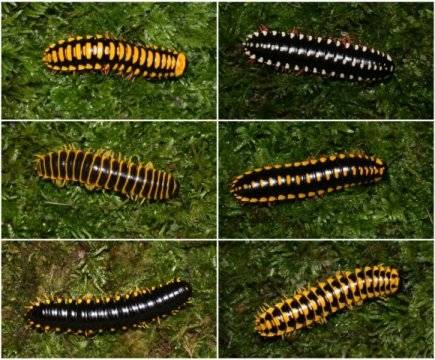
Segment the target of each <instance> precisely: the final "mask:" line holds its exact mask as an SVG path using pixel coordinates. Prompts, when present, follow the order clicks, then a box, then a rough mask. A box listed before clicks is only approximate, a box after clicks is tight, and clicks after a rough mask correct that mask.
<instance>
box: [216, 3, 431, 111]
mask: <svg viewBox="0 0 435 360" xmlns="http://www.w3.org/2000/svg"><path fill="white" fill-rule="evenodd" d="M219 9H220V11H219V26H220V34H219V44H220V53H219V59H220V67H219V71H220V77H219V93H220V95H219V102H220V104H219V114H220V117H221V118H226V119H246V118H249V119H252V118H257V119H279V118H283V119H285V118H290V119H325V118H326V119H328V118H329V119H373V118H376V119H384V118H389V119H432V118H433V61H434V59H433V4H431V3H426V4H423V3H402V4H399V3H369V4H368V3H342V4H338V3H323V4H320V3H237V4H236V3H224V4H220V7H219ZM260 24H265V25H267V26H268V27H269V28H270V29H277V30H281V31H287V30H288V29H291V28H293V27H297V28H298V29H300V30H301V31H302V32H304V33H307V34H310V33H311V34H313V35H320V36H330V37H337V38H338V37H340V36H341V32H347V33H348V34H350V35H351V36H354V37H357V41H360V42H361V43H363V44H368V45H369V46H373V47H375V48H377V49H380V50H382V51H386V52H389V53H391V56H392V57H393V59H394V60H395V64H396V70H395V75H394V77H393V78H392V79H391V80H390V81H389V82H386V83H385V84H380V85H379V84H378V85H375V86H369V85H364V84H359V83H350V82H345V81H332V80H327V79H324V78H321V77H316V76H308V75H307V76H295V75H294V74H280V73H278V72H275V71H274V70H271V69H267V68H265V67H263V68H262V67H261V66H258V64H255V65H250V64H249V63H248V61H247V59H246V57H245V56H244V54H243V49H242V46H241V43H242V41H243V40H244V39H245V38H246V36H247V35H248V34H250V33H252V32H253V31H255V30H256V29H257V28H258V26H259V25H260Z"/></svg>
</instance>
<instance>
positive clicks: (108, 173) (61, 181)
mask: <svg viewBox="0 0 435 360" xmlns="http://www.w3.org/2000/svg"><path fill="white" fill-rule="evenodd" d="M36 168H37V174H38V176H39V177H41V178H42V179H44V180H51V181H53V183H55V184H56V185H58V186H61V187H62V186H64V185H65V184H67V183H68V182H78V183H80V184H81V185H84V186H85V187H86V188H87V189H88V190H94V189H106V190H113V191H114V192H117V193H121V194H123V195H125V196H126V197H128V198H129V199H133V200H141V201H144V200H146V199H148V200H167V199H170V198H173V197H175V196H176V195H177V193H178V189H179V185H178V182H177V181H176V180H175V179H174V178H173V177H172V175H170V174H168V173H166V172H164V171H160V170H156V169H154V167H153V165H152V163H148V164H146V165H144V164H140V163H139V164H135V163H133V162H132V161H131V160H127V159H124V158H123V157H122V156H121V155H118V156H115V155H114V153H113V152H112V151H109V150H97V151H95V152H94V151H90V150H88V151H86V150H77V149H75V148H74V147H72V146H65V147H64V148H62V149H60V150H58V151H54V152H49V153H47V154H42V155H36Z"/></svg>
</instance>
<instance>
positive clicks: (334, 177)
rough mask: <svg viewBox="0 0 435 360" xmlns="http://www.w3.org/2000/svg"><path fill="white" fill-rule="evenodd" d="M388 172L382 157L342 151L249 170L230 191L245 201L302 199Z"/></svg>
mask: <svg viewBox="0 0 435 360" xmlns="http://www.w3.org/2000/svg"><path fill="white" fill-rule="evenodd" d="M386 172H387V165H386V164H385V163H384V162H383V161H382V160H381V159H379V158H376V157H374V156H368V155H366V154H364V153H362V152H350V153H339V154H335V155H330V156H321V157H319V158H318V159H308V160H305V161H300V162H294V163H287V164H275V165H268V166H264V167H262V168H257V169H255V170H251V171H247V172H245V173H244V174H242V175H240V176H237V177H236V178H234V180H233V181H232V183H231V187H230V192H231V193H232V194H233V195H234V197H235V198H236V199H237V200H238V201H239V202H241V203H244V204H261V203H272V202H280V201H291V200H302V199H306V198H313V197H316V196H322V195H324V194H327V193H330V192H334V191H338V190H342V189H346V188H348V187H351V186H354V185H361V184H370V183H375V182H378V181H380V180H381V179H383V178H384V177H385V175H386Z"/></svg>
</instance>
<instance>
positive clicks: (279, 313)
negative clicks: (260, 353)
mask: <svg viewBox="0 0 435 360" xmlns="http://www.w3.org/2000/svg"><path fill="white" fill-rule="evenodd" d="M398 289H399V271H398V270H397V269H395V268H394V267H390V266H384V265H376V266H365V267H364V268H361V267H357V268H356V269H355V270H354V271H353V272H350V271H341V272H337V273H336V274H335V275H334V276H329V277H328V278H326V279H325V280H323V281H320V282H318V283H317V284H316V285H315V286H312V287H308V288H306V289H300V290H298V291H296V293H295V294H294V295H293V297H291V298H284V299H283V300H281V301H280V302H278V303H276V304H275V305H274V306H267V307H266V306H262V307H261V309H260V311H259V312H258V313H257V315H256V318H255V329H256V331H257V332H258V334H260V335H261V336H263V337H267V338H271V337H278V336H281V337H284V336H290V335H292V334H294V333H295V331H297V330H299V329H302V328H308V327H311V326H313V325H315V324H323V323H325V322H326V318H327V317H328V316H329V315H331V314H334V313H336V312H337V311H339V310H342V309H345V308H351V307H352V306H354V305H361V304H362V303H363V302H364V301H365V300H367V299H372V298H379V297H382V298H385V297H387V296H390V295H393V294H394V293H396V292H397V291H398Z"/></svg>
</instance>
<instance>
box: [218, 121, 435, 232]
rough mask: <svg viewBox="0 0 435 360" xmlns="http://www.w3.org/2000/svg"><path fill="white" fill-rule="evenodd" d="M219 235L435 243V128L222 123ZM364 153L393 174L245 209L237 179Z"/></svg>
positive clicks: (407, 124) (426, 124)
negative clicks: (264, 169)
mask: <svg viewBox="0 0 435 360" xmlns="http://www.w3.org/2000/svg"><path fill="white" fill-rule="evenodd" d="M219 137H220V140H219V144H220V145H219V157H220V162H219V166H220V170H219V174H220V175H219V181H220V185H219V197H220V201H219V207H220V210H219V231H220V236H221V237H223V238H260V239H261V238H265V239H268V238H432V237H433V221H432V218H431V214H432V213H433V128H432V123H430V122H421V123H412V122H400V123H398V122H388V123H379V122H351V123H349V122H347V123H346V122H333V123H332V122H331V123H321V122H298V123H291V122H275V123H270V122H268V123H265V122H263V123H260V122H255V123H251V124H247V123H240V122H239V123H223V124H220V129H219ZM351 150H363V151H365V152H366V153H368V154H374V155H377V156H379V157H380V158H381V159H383V160H384V161H385V162H386V163H387V164H388V166H389V170H388V171H389V176H388V178H387V179H386V181H383V182H381V183H379V184H377V185H375V186H368V187H355V188H352V189H348V190H346V191H344V192H340V193H335V194H330V195H326V196H325V197H324V198H322V199H315V200H306V201H301V202H293V203H285V204H276V205H274V206H270V207H267V206H248V205H245V206H242V205H239V204H238V203H236V202H235V201H234V198H233V197H232V195H231V194H230V193H229V191H228V184H229V182H230V180H231V179H232V178H233V177H234V176H236V175H239V174H241V173H243V172H244V171H247V170H250V169H254V168H258V167H261V166H263V165H266V164H271V163H272V164H273V163H285V162H292V161H298V160H304V159H306V158H307V157H318V156H319V154H332V153H335V152H339V151H351Z"/></svg>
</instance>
